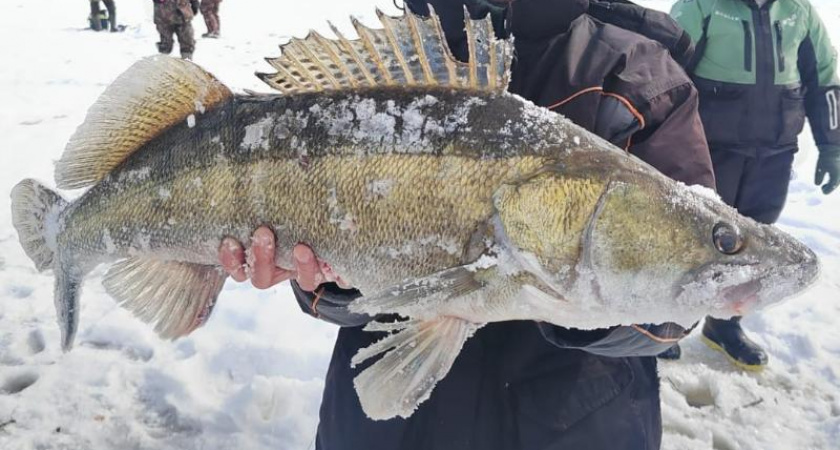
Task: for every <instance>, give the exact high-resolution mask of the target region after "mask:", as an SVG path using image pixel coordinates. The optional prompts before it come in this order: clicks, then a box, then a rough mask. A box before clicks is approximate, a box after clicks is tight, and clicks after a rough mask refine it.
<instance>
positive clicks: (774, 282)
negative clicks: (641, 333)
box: [578, 170, 819, 325]
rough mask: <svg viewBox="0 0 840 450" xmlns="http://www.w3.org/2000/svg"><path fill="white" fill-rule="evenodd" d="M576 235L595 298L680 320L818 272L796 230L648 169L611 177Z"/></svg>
mask: <svg viewBox="0 0 840 450" xmlns="http://www.w3.org/2000/svg"><path fill="white" fill-rule="evenodd" d="M582 242H583V244H582V255H581V259H580V263H579V267H578V272H579V273H584V274H589V275H590V277H591V279H592V282H591V284H592V285H593V288H592V289H593V290H594V291H595V292H594V294H595V295H596V296H597V297H599V298H600V299H601V301H603V302H606V303H610V304H613V305H617V304H621V305H623V307H624V308H628V307H629V308H639V310H640V311H645V310H647V311H648V312H649V313H650V314H647V315H646V317H652V318H656V319H659V320H666V319H667V320H670V321H675V322H679V323H682V324H685V325H689V324H690V323H691V322H692V321H693V320H697V319H699V318H700V317H702V315H713V316H717V317H731V316H734V315H744V314H747V313H749V312H750V311H753V310H756V309H760V308H763V307H766V306H768V305H771V304H774V303H777V302H779V301H781V300H783V299H785V298H788V297H790V296H792V295H795V294H797V293H799V292H801V291H802V290H804V289H805V288H807V287H808V286H810V285H811V284H812V283H813V281H814V280H815V279H816V277H817V276H818V275H819V261H818V259H817V256H816V255H815V254H814V252H813V251H812V250H811V249H809V248H808V247H807V246H806V245H804V244H803V243H802V242H800V241H798V240H797V239H795V238H794V237H792V236H790V235H789V234H787V233H785V232H784V231H782V230H780V229H778V228H776V227H775V226H772V225H767V224H761V223H758V222H756V221H754V220H753V219H750V218H748V217H745V216H743V215H740V214H739V213H738V211H737V210H735V209H734V208H732V207H730V206H729V205H726V204H725V203H724V202H723V201H722V200H721V199H720V198H719V197H718V196H717V194H716V193H715V192H714V191H713V190H711V189H708V188H704V187H701V186H692V187H688V186H685V185H684V184H682V183H678V182H675V181H673V180H671V179H669V178H667V177H665V176H662V175H661V174H659V173H658V172H652V171H650V170H629V171H624V172H617V173H614V174H613V176H611V177H610V179H609V181H608V182H606V183H605V187H604V192H603V194H602V197H601V198H600V199H599V202H598V204H597V205H596V207H595V208H594V209H593V211H592V217H591V221H590V222H589V224H587V227H586V229H585V230H584V233H583V236H582ZM692 318H693V319H692Z"/></svg>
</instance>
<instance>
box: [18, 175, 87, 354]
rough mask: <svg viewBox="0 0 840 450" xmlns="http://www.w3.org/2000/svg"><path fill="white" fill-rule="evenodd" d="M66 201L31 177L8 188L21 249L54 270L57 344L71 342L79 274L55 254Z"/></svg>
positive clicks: (64, 346) (42, 267)
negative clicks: (59, 333)
mask: <svg viewBox="0 0 840 450" xmlns="http://www.w3.org/2000/svg"><path fill="white" fill-rule="evenodd" d="M66 207H67V201H66V200H64V199H63V198H61V196H59V195H58V194H57V193H55V192H53V191H52V190H50V189H49V188H46V187H44V186H43V185H41V183H38V182H37V181H35V180H30V179H26V180H23V181H21V182H20V183H18V184H17V186H15V187H14V188H13V189H12V223H13V224H14V226H15V228H16V229H17V232H18V236H19V237H20V244H21V246H23V250H24V251H26V254H27V255H28V256H29V257H30V258H31V259H32V261H33V262H34V263H35V267H37V268H38V270H39V271H42V272H43V271H44V270H47V269H53V271H54V272H55V311H56V317H57V319H58V325H59V327H60V328H61V348H62V349H64V350H65V351H66V350H69V349H70V347H71V346H72V345H73V338H74V337H75V335H76V328H77V327H78V323H79V287H80V286H81V283H82V278H83V277H82V274H81V273H80V272H79V269H78V267H74V266H73V265H72V263H69V262H68V261H67V260H66V258H59V249H58V242H57V236H58V230H59V220H60V217H61V213H62V211H64V209H65V208H66Z"/></svg>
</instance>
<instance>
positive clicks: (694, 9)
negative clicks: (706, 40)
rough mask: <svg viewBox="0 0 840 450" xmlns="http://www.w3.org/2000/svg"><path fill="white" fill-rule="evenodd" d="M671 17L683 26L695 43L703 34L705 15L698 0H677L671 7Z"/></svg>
mask: <svg viewBox="0 0 840 450" xmlns="http://www.w3.org/2000/svg"><path fill="white" fill-rule="evenodd" d="M671 17H673V18H674V20H676V21H677V23H678V24H679V25H680V26H681V27H683V29H684V30H685V31H686V32H687V33H688V35H689V36H691V40H692V41H694V42H695V43H697V41H699V40H700V37H701V36H702V35H703V21H704V20H705V16H704V14H703V10H702V9H701V6H700V0H690V1H678V2H676V3H675V4H674V6H673V7H671Z"/></svg>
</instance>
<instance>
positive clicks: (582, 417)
mask: <svg viewBox="0 0 840 450" xmlns="http://www.w3.org/2000/svg"><path fill="white" fill-rule="evenodd" d="M429 4H430V5H432V6H434V11H435V12H436V13H437V14H438V15H439V17H440V19H441V22H442V25H443V29H444V31H445V35H446V37H447V41H448V43H449V46H450V48H451V49H452V51H453V53H454V54H455V56H456V57H457V58H458V59H461V60H466V59H468V49H467V36H466V34H465V31H464V25H463V19H464V17H463V6H464V5H466V6H467V7H468V9H469V12H470V14H471V15H472V16H473V17H481V16H483V15H484V14H491V15H492V17H493V21H494V23H495V25H496V33H497V34H498V35H505V34H506V33H507V32H508V31H509V32H512V33H513V35H514V36H515V47H516V55H517V59H516V60H515V62H514V65H513V68H512V81H511V84H510V86H509V89H510V91H511V92H514V93H517V94H519V95H522V96H523V97H525V98H526V99H529V100H531V101H533V102H535V103H537V104H538V105H541V106H544V107H547V108H550V109H552V110H554V111H556V112H559V113H562V114H564V115H566V116H567V117H568V118H570V119H571V120H573V121H574V122H575V123H577V124H579V125H582V126H584V127H585V128H587V129H589V130H591V131H594V132H596V133H597V134H599V135H600V136H601V137H603V138H605V139H607V140H609V141H611V142H612V143H614V144H615V145H618V146H620V147H622V148H627V149H628V150H629V152H630V153H632V154H634V155H636V156H638V157H639V158H641V159H643V160H645V161H647V162H648V163H650V164H652V165H653V166H655V167H657V168H658V169H659V170H661V171H662V172H663V173H665V174H666V175H668V176H671V177H673V178H675V179H677V180H679V181H682V182H684V183H686V184H698V185H701V186H706V187H709V188H711V187H714V176H713V174H712V166H711V161H710V157H709V151H708V148H707V145H706V140H705V137H704V134H703V129H702V125H701V124H700V118H699V116H698V111H697V102H698V100H697V92H696V91H695V89H694V88H693V86H692V84H691V82H690V80H689V79H688V78H687V76H686V75H685V73H684V72H683V70H682V69H681V68H680V66H679V65H678V64H677V63H676V62H675V61H674V60H672V59H671V58H670V57H669V54H668V52H667V51H666V50H665V49H664V48H663V47H661V46H660V45H658V44H657V43H655V42H653V41H651V40H648V39H645V38H643V37H641V36H639V35H637V34H634V33H631V32H628V31H625V30H622V29H619V28H617V27H613V26H609V25H605V24H604V23H602V22H599V21H597V20H595V19H593V18H591V17H589V16H588V15H587V14H586V12H587V10H588V8H589V2H588V1H587V0H519V1H516V2H511V3H510V4H508V3H507V2H501V3H496V2H488V1H480V0H479V1H466V2H463V3H462V2H447V1H443V0H432V1H430V2H429ZM406 5H407V6H408V7H409V8H410V9H411V10H412V11H414V12H416V13H418V14H420V15H428V14H429V8H428V6H427V4H426V2H425V1H423V0H413V1H408V2H407V4H406ZM313 207H319V206H314V205H313ZM250 251H251V256H250V258H248V261H247V263H246V252H245V250H244V248H243V246H242V245H241V244H240V243H239V242H238V241H236V240H235V239H226V240H225V241H224V242H223V245H222V247H221V248H220V253H219V259H220V262H221V264H222V266H223V267H225V268H226V270H227V271H228V273H229V274H230V275H231V276H232V277H233V278H234V279H235V280H237V281H245V280H247V279H248V278H249V277H250V280H251V282H252V283H253V285H254V286H255V287H257V288H268V287H270V286H273V285H275V284H277V283H279V282H282V281H285V280H289V279H291V280H292V288H293V290H294V293H295V296H296V298H297V299H298V302H299V303H300V306H301V308H302V309H303V311H304V312H306V313H307V314H310V315H312V316H314V317H317V318H319V319H322V320H326V321H328V322H332V323H336V324H338V325H341V326H342V328H341V330H340V331H339V335H338V339H337V341H336V345H335V350H334V353H333V357H332V361H331V363H330V369H329V372H328V374H327V378H326V386H325V391H324V397H323V403H322V406H321V414H320V419H321V420H320V425H319V427H318V434H317V439H316V448H318V449H324V450H337V449H348V450H349V449H360V448H364V449H373V450H376V449H383V450H385V449H388V450H391V449H397V448H399V449H431V448H434V449H453V450H454V449H458V450H463V449H481V450H492V449H498V450H514V449H523V450H525V449H527V450H539V449H549V448H551V449H559V448H586V449H589V450H597V449H610V450H616V449H627V450H642V449H651V450H653V449H658V448H659V443H660V438H661V432H662V430H661V417H660V411H659V408H660V407H659V386H658V385H659V381H658V378H657V372H656V358H655V357H654V355H657V354H658V353H660V352H662V351H663V350H665V349H667V348H669V347H670V346H672V345H673V344H674V343H676V342H677V341H678V340H679V339H680V338H682V337H683V336H684V334H685V330H684V329H683V328H682V327H680V326H678V325H675V324H665V325H659V326H653V325H633V326H623V327H615V328H610V329H598V330H589V331H583V330H575V329H566V328H560V327H557V326H553V325H549V324H546V323H535V322H527V321H520V322H502V323H495V324H490V325H487V326H485V327H483V328H481V329H479V330H478V331H476V332H475V335H474V336H473V337H472V338H471V339H470V340H468V341H467V342H466V344H465V345H464V347H463V349H462V350H461V353H460V355H459V356H458V359H457V360H456V361H455V363H454V365H453V366H452V369H451V371H450V372H449V373H448V375H447V376H446V378H444V379H443V380H441V381H440V383H439V384H438V386H437V387H436V388H435V392H434V394H432V396H431V398H429V399H428V400H426V402H425V403H424V404H422V405H420V407H419V409H417V410H416V411H415V412H414V413H413V415H410V417H408V418H407V419H391V420H385V421H377V420H372V419H371V418H369V417H368V415H367V414H366V412H365V411H363V405H360V403H359V398H358V397H357V394H356V392H355V391H354V381H353V380H354V378H355V377H356V376H357V375H358V374H359V372H360V371H361V370H362V369H364V368H365V367H367V366H368V364H367V363H365V364H362V365H359V366H357V367H355V368H354V367H352V366H353V364H351V358H352V357H353V355H355V354H356V353H357V352H358V351H359V350H360V349H363V348H365V347H367V346H369V345H371V344H373V343H375V342H376V341H377V340H379V339H380V338H381V337H382V335H381V334H376V335H371V333H368V332H364V331H363V330H362V325H365V324H367V323H368V322H369V321H370V320H371V317H369V316H367V315H365V314H358V313H354V312H352V311H350V309H348V308H347V306H348V305H350V304H352V303H353V301H354V300H355V299H356V298H357V297H359V295H360V293H359V291H356V290H353V289H352V288H351V287H350V284H349V283H347V282H346V281H345V280H343V279H342V278H341V276H340V274H337V273H334V272H333V270H332V268H331V267H330V265H329V264H328V261H327V262H324V261H321V260H320V259H319V258H318V257H317V256H316V255H315V254H314V253H313V252H312V250H311V249H310V248H309V247H307V246H306V245H303V244H299V245H297V246H295V248H294V250H293V255H294V265H295V269H293V270H288V269H283V268H279V267H277V266H276V265H275V252H276V248H275V235H274V232H273V231H272V230H271V229H269V228H267V227H261V228H259V229H257V230H256V231H255V232H254V234H253V238H252V242H251V250H250Z"/></svg>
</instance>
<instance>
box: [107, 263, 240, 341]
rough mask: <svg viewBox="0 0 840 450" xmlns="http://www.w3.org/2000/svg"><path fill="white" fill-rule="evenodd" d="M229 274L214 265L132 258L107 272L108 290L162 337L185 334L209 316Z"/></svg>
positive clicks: (174, 336) (168, 337) (201, 323)
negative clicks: (152, 325) (151, 325)
mask: <svg viewBox="0 0 840 450" xmlns="http://www.w3.org/2000/svg"><path fill="white" fill-rule="evenodd" d="M226 278H227V275H226V274H225V273H224V272H222V271H221V270H220V269H218V268H217V267H215V266H206V265H201V264H190V263H183V262H178V261H162V260H157V259H148V258H130V259H126V260H124V261H121V262H119V263H117V264H115V265H114V266H112V267H111V269H109V270H108V273H107V274H105V279H104V280H103V282H102V284H104V285H105V290H106V291H107V292H108V294H109V295H110V296H112V297H114V299H116V300H117V301H118V302H119V303H120V304H121V306H123V307H124V308H126V309H128V310H129V311H131V312H133V313H134V314H135V315H136V316H137V317H139V318H140V319H141V320H143V321H144V322H146V323H149V324H154V325H155V331H156V332H157V333H158V335H160V336H161V337H162V338H166V339H175V338H178V337H181V336H185V335H187V334H189V333H191V332H192V331H194V330H195V329H196V328H198V327H200V326H201V325H203V324H204V323H205V322H206V321H207V319H208V318H209V317H210V313H211V312H212V311H213V306H214V305H215V303H216V298H218V296H219V292H221V290H222V286H223V285H224V284H225V279H226Z"/></svg>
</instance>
